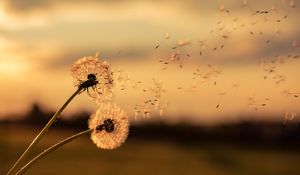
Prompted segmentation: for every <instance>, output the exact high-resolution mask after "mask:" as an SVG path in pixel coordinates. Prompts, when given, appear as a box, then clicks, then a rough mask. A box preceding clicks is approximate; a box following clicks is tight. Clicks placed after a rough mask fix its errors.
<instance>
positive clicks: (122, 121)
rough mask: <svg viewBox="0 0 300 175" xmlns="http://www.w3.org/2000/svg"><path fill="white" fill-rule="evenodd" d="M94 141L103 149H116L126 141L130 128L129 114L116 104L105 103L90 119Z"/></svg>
mask: <svg viewBox="0 0 300 175" xmlns="http://www.w3.org/2000/svg"><path fill="white" fill-rule="evenodd" d="M88 125H89V128H90V129H93V131H92V133H91V139H92V141H93V142H94V143H95V144H96V145H97V147H99V148H102V149H115V148H117V147H119V146H121V145H122V143H124V142H125V140H126V139H127V135H128V130H129V121H128V116H127V114H126V113H125V112H124V111H123V110H121V109H120V108H119V107H117V106H116V105H111V104H108V103H103V104H102V105H101V106H100V108H99V109H98V110H97V111H96V113H95V114H93V115H92V116H91V118H90V120H89V123H88Z"/></svg>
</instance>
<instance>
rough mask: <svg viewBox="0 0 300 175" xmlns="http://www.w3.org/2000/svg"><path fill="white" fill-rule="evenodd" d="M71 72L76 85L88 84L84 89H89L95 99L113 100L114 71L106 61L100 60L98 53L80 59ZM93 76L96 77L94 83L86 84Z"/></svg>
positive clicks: (88, 91) (90, 94)
mask: <svg viewBox="0 0 300 175" xmlns="http://www.w3.org/2000/svg"><path fill="white" fill-rule="evenodd" d="M71 74H72V76H73V78H74V85H75V86H76V87H80V86H81V85H86V86H85V89H84V90H87V93H88V94H89V96H90V97H92V98H93V99H96V100H97V101H102V102H103V101H109V100H111V98H112V88H113V82H114V81H113V76H112V74H113V73H112V71H111V69H110V66H109V65H108V63H107V62H106V61H103V62H101V61H100V60H98V54H96V55H95V56H88V57H82V58H80V59H78V60H77V61H76V62H75V63H74V65H73V67H72V69H71ZM91 77H92V78H94V83H92V84H91V83H89V84H84V83H87V81H88V80H89V78H91ZM89 87H91V88H90V89H89Z"/></svg>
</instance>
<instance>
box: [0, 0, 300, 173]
mask: <svg viewBox="0 0 300 175" xmlns="http://www.w3.org/2000/svg"><path fill="white" fill-rule="evenodd" d="M299 6H300V1H299V0H266V1H258V0H238V1H230V0H221V1H204V0H186V1H171V0H164V1H144V0H142V1H138V0H130V1H129V0H124V1H118V0H111V1H104V0H87V1H85V0H77V1H67V0H52V1H50V0H39V1H26V0H24V1H18V0H3V1H1V2H0V82H1V86H0V121H1V122H3V123H5V124H4V125H3V126H4V127H3V128H6V127H7V128H14V127H15V125H16V126H17V127H18V125H19V124H21V125H22V127H21V128H18V129H19V130H20V131H21V130H22V131H23V130H24V132H25V133H26V134H27V135H28V136H26V137H24V138H27V137H28V138H34V135H36V134H35V133H33V132H32V131H35V130H34V129H28V128H36V127H34V126H35V125H38V126H44V124H45V123H47V121H48V119H50V118H51V116H52V115H53V114H54V112H55V111H57V110H58V109H60V107H61V106H62V105H63V104H64V103H65V102H66V100H67V99H68V98H69V97H70V96H71V97H72V99H71V100H70V101H71V102H70V104H67V105H66V106H67V107H66V109H63V110H62V111H63V113H61V115H60V113H59V115H57V116H55V117H57V118H58V117H61V118H62V119H63V120H59V119H55V120H53V123H55V122H58V123H59V121H61V122H66V123H67V125H68V127H70V128H72V127H74V126H75V124H74V123H76V121H77V120H78V121H79V122H78V121H77V123H76V127H77V128H83V127H84V128H85V129H87V128H88V125H89V129H90V131H85V132H84V133H81V134H85V133H88V132H92V137H93V138H92V140H93V143H95V144H96V145H97V146H98V147H99V148H102V147H104V148H105V149H114V148H116V147H119V146H121V145H122V144H123V143H125V141H126V139H127V135H128V128H129V124H128V122H129V123H131V124H134V125H137V130H139V131H141V134H140V135H139V134H136V135H135V137H136V138H139V137H142V136H144V135H143V134H145V135H147V133H148V131H152V128H150V129H149V128H147V127H145V128H143V127H141V128H139V127H140V125H146V126H148V125H151V124H153V123H154V124H153V125H155V123H156V122H157V123H159V124H161V123H163V124H166V125H170V126H174V127H175V126H176V127H175V129H174V130H172V131H170V135H171V136H170V137H171V139H172V138H174V140H176V142H181V139H180V138H179V137H181V136H182V138H183V140H184V141H187V140H189V138H190V137H191V136H190V137H188V136H189V135H193V134H195V135H196V136H198V137H200V136H201V138H202V137H206V139H207V140H210V139H211V138H213V139H217V140H218V141H219V139H220V140H222V139H223V140H227V139H229V140H230V138H232V139H233V140H235V139H236V140H238V141H241V140H243V139H244V138H245V137H248V136H249V138H253V139H254V140H255V139H256V138H257V137H258V136H261V137H264V138H261V141H262V140H263V141H265V142H268V143H269V141H270V142H272V141H273V142H272V143H276V144H277V143H278V144H279V142H280V144H281V141H282V142H283V140H284V141H285V140H288V139H291V138H294V136H295V137H296V136H298V137H299V126H298V124H299V122H300V114H299V113H300V110H299V105H300V79H299V73H300V71H299V67H300V23H299V18H300V10H299V8H300V7H299ZM72 94H73V96H72ZM74 94H75V95H74ZM73 97H74V99H73ZM67 102H68V101H67ZM99 106H101V110H100V109H99V108H100V107H99ZM95 111H98V112H97V113H95ZM99 111H102V112H103V111H105V112H107V111H109V112H107V115H104V114H102V113H101V114H100V112H99ZM105 112H104V113H105ZM90 114H94V116H100V117H99V118H97V117H94V118H92V119H89V120H88V119H87V116H89V115H90ZM118 115H119V116H122V117H121V118H122V119H120V120H119V118H116V116H118ZM39 121H41V122H39ZM72 121H73V122H74V123H73V124H70V123H68V122H72ZM1 122H0V123H1ZM14 122H15V124H13V123H14ZM118 122H120V123H121V124H122V122H123V123H125V124H126V126H125V127H124V128H122V125H121V124H120V123H118ZM240 122H241V123H242V124H241V126H240V125H239V124H240ZM243 122H250V123H251V122H253V123H255V124H254V125H255V127H258V128H259V127H261V129H257V128H256V129H255V127H251V126H250V124H249V126H248V125H247V124H245V125H246V126H245V125H244V123H243ZM256 122H257V123H256ZM260 122H262V123H263V124H261V123H260ZM6 123H8V124H7V125H6ZM24 123H27V124H29V125H30V126H28V128H26V127H27V125H26V124H25V125H24V126H23V124H24ZM37 123H38V124H37ZM273 123H275V124H274V126H273V125H272V124H273ZM10 124H11V125H10ZM31 124H32V125H33V126H31ZM51 124H52V123H51ZM159 124H158V125H157V126H156V125H155V126H154V127H157V128H156V129H157V130H156V132H155V131H153V132H154V134H153V135H151V134H150V135H149V136H150V137H151V136H152V137H153V136H158V135H160V134H161V133H160V131H162V132H165V131H167V129H166V130H159V129H162V128H164V126H163V127H161V126H160V125H159ZM264 124H265V125H264ZM177 125H179V126H177ZM220 125H222V126H223V125H226V126H225V127H220V130H218V129H216V130H209V129H207V128H206V127H208V128H213V127H218V126H220ZM227 125H229V126H230V127H231V129H232V130H231V129H226V127H227ZM271 125H272V126H271ZM277 125H278V126H279V125H280V126H281V125H284V126H286V125H289V126H290V127H292V129H290V130H288V134H287V133H280V132H281V129H278V127H277ZM91 126H92V127H91ZM151 126H152V125H151ZM187 126H193V127H195V128H197V127H200V126H201V127H202V126H203V127H204V128H200V129H199V128H197V129H195V130H194V132H195V133H194V132H192V131H190V130H189V129H187V130H185V127H187ZM17 127H16V128H17ZM23 127H24V128H23ZM118 127H119V128H118ZM159 127H161V128H159ZM230 127H229V128H230ZM62 128H63V129H65V127H62ZM120 128H121V129H120ZM178 128H179V130H180V131H179V130H178V133H177V129H178ZM187 128H189V127H187ZM224 128H225V129H224ZM245 128H246V130H247V129H249V128H250V129H249V130H247V134H249V133H250V134H249V135H247V134H245V135H243V131H244V130H243V129H245ZM270 128H271V129H270ZM274 128H276V131H275V130H274ZM18 129H17V130H18ZM39 129H40V128H39ZM118 129H119V130H118ZM135 129H136V128H135ZM147 129H148V130H147ZM252 129H253V132H252ZM11 130H14V129H11ZM154 130H155V129H154ZM241 130H242V131H241ZM0 131H1V132H2V131H4V129H3V130H2V129H1V130H0ZM104 131H105V132H104ZM122 131H123V132H122ZM125 131H126V132H125ZM225 131H226V132H225ZM279 131H280V132H279ZM58 132H60V131H58ZM67 132H69V130H68V131H67ZM67 132H66V133H67ZM114 132H116V133H117V134H118V133H121V134H120V135H121V136H122V137H121V136H120V138H118V139H115V138H114V136H115V135H117V134H116V133H114ZM189 132H191V133H189ZM210 132H211V133H210ZM227 132H228V133H227ZM239 132H241V133H242V134H241V136H239V135H238V134H237V133H239ZM256 132H260V133H258V134H257V135H258V136H257V135H255V134H253V133H256ZM3 133H4V134H3V136H4V135H6V134H5V132H3ZM149 133H151V132H149ZM149 133H148V134H149ZM179 133H181V134H182V135H180V134H179ZM220 133H222V134H223V133H225V134H224V135H222V136H220V137H214V135H215V134H216V135H218V134H220ZM1 134H2V133H1ZM60 134H62V135H63V134H65V133H64V131H63V132H61V133H60ZM60 134H59V135H60ZM130 134H131V131H130V130H129V135H128V138H129V140H130ZM226 134H228V135H226ZM251 134H253V135H251ZM12 135H15V133H13V134H12ZM177 135H178V138H177V137H176V136H177ZM1 136H2V135H0V148H2V147H1V143H2V142H1ZM50 136H51V137H54V136H55V134H53V135H51V133H50ZM123 136H124V137H123ZM218 136H219V135H218ZM277 136H278V137H277ZM13 137H15V136H13ZM77 137H79V135H78V136H76V138H77ZM103 137H105V138H106V139H103ZM118 137H119V136H118ZM168 137H169V135H168V134H166V138H168ZM198 137H197V138H198ZM279 137H280V138H279ZM54 138H55V137H54ZM161 138H164V136H162V137H161ZM14 139H16V140H18V139H20V138H14ZM213 139H212V140H213ZM272 139H273V140H272ZM276 139H277V140H276ZM50 140H51V139H50ZM236 140H235V141H236ZM246 140H247V139H246ZM274 140H276V141H274ZM291 140H292V141H291V142H290V143H297V144H298V143H300V142H298V141H299V140H297V139H296V140H297V141H295V140H293V139H291ZM38 141H39V140H38ZM160 141H161V140H160ZM160 141H157V142H155V143H154V145H152V146H154V149H153V150H152V151H154V152H155V151H158V152H164V153H166V152H168V149H165V148H163V147H161V145H162V143H161V142H160ZM255 141H256V140H255ZM263 141H262V142H263ZM4 142H5V141H3V143H4ZM18 142H19V141H18ZM26 142H29V141H28V140H26ZM129 142H130V141H129ZM138 142H140V140H139V141H138ZM203 142H204V143H208V142H206V141H203ZM20 143H23V142H20ZM51 143H52V142H51ZM130 143H131V142H130ZM197 143H198V142H197ZM226 143H227V142H226ZM139 144H141V145H143V143H139ZM155 144H157V145H159V146H157V147H155ZM201 144H202V143H201ZM280 144H279V145H280ZM46 145H47V144H46ZM83 145H84V144H83ZM99 145H100V146H99ZM103 145H104V146H103ZM107 145H109V146H107ZM125 145H126V143H125ZM133 145H134V144H133ZM171 145H175V144H171ZM191 145H192V144H191ZM208 145H210V143H208ZM212 145H214V146H215V144H214V143H213V144H212ZM221 145H222V144H221ZM42 146H43V145H42ZM131 146H132V145H130V144H129V148H130V149H131ZM218 146H220V145H218ZM7 147H10V146H7ZM125 147H126V146H125ZM167 147H168V146H166V148H167ZM204 147H205V146H204ZM21 148H22V149H23V147H20V148H15V149H16V150H18V149H20V150H21ZM156 149H157V150H156ZM203 149H204V150H206V149H210V146H208V147H207V148H206V147H205V148H203ZM222 149H223V148H222ZM225 149H227V148H224V150H225ZM159 150H161V151H159ZM171 150H172V149H171ZM176 150H177V148H175V147H174V150H173V151H175V152H176ZM186 150H188V149H186ZM251 151H253V150H251ZM251 151H250V153H249V154H251ZM255 151H257V150H254V152H255ZM298 151H299V150H298ZM20 152H22V151H20ZM29 152H30V151H29ZM231 152H234V149H232V148H231V147H230V151H229V153H228V155H231ZM262 152H263V151H262ZM25 153H26V151H25ZM177 153H178V154H174V155H177V156H178V158H179V159H180V157H181V156H182V157H184V154H183V155H179V153H181V152H180V151H179V152H177ZM277 153H278V152H276V156H278V157H280V156H281V154H284V153H280V155H277ZM7 154H9V153H7ZM12 154H13V156H12V157H14V158H13V159H12V160H9V162H8V161H6V164H5V171H3V170H2V167H0V174H2V173H6V170H8V169H9V168H8V167H11V166H10V165H11V164H13V162H15V159H16V160H17V158H16V157H18V156H19V155H17V153H12ZM15 154H16V155H15ZM18 154H19V153H18ZM20 154H21V153H20ZM26 154H27V153H26ZM122 154H125V153H122ZM149 154H152V153H151V152H149ZM169 154H170V155H172V154H173V153H172V152H170V153H169ZM186 154H188V153H186ZM212 154H213V153H212ZM212 154H209V155H210V156H211V155H212ZM257 154H258V153H257ZM278 154H279V153H278ZM295 154H296V153H295ZM297 154H298V153H297ZM236 155H244V154H239V153H238V154H236ZM213 156H216V157H218V156H220V155H213ZM213 156H212V157H210V158H211V159H213V161H212V162H214V163H213V164H212V165H210V163H207V161H206V160H207V159H206V158H203V157H201V159H202V158H203V162H205V163H207V166H206V165H204V164H202V166H203V168H204V169H203V173H202V174H235V173H236V174H245V172H251V173H250V174H276V173H274V172H276V171H273V170H274V169H272V168H270V171H269V169H268V170H266V171H268V172H264V173H258V172H254V171H250V170H249V169H251V168H249V167H246V168H245V167H244V168H245V169H247V170H245V171H242V170H241V172H238V171H237V170H236V171H234V172H230V171H229V170H230V167H235V166H238V165H237V164H238V163H241V162H238V163H237V162H235V163H233V162H230V161H227V159H226V160H225V158H224V159H223V157H222V156H220V157H218V158H216V160H215V157H213ZM276 156H275V157H276ZM285 156H286V155H285ZM158 157H159V156H158ZM287 157H288V156H287ZM50 158H51V157H50ZM255 158H256V157H254V158H253V159H251V160H256V159H255ZM269 158H270V160H273V158H272V157H269ZM170 159H172V158H170ZM176 159H177V158H176ZM192 159H193V158H192ZM195 159H198V158H197V157H195ZM199 159H200V158H199ZM204 159H205V160H204ZM217 159H218V160H217ZM237 159H238V160H240V159H242V158H241V157H239V158H237ZM245 159H246V158H245ZM286 159H288V158H286ZM0 160H1V158H0ZM293 160H294V161H295V160H298V161H299V159H296V158H295V159H293ZM162 161H163V160H162ZM218 161H220V162H221V163H220V162H219V163H220V164H222V165H221V166H223V163H224V162H225V163H224V167H226V168H224V169H226V170H228V171H225V170H224V169H222V168H220V169H216V172H213V170H214V167H217V165H216V164H215V163H216V162H218ZM100 162H101V161H100ZM153 162H155V161H154V160H153ZM191 162H193V161H191ZM203 162H202V163H203ZM254 162H255V161H254ZM48 163H49V162H48ZM277 163H278V162H276V163H274V164H277ZM100 164H102V163H100ZM180 164H181V163H180ZM225 164H226V165H225ZM278 164H279V163H278ZM197 165H198V164H197ZM247 165H249V164H247ZM168 166H171V165H168ZM174 166H175V165H174ZM191 166H193V163H191ZM210 166H211V167H210ZM221 166H220V167H221ZM265 166H266V167H267V166H268V165H265ZM265 166H264V167H265ZM272 166H273V164H272ZM272 166H271V165H270V167H272ZM46 167H47V166H46ZM137 167H138V166H137ZM141 167H142V165H141ZM141 167H139V168H140V169H143V168H141ZM195 167H197V166H196V164H195ZM195 167H194V168H195ZM20 168H21V167H20ZM248 168H249V169H248ZM285 168H286V167H282V171H280V169H279V170H278V172H279V174H297V173H298V174H299V170H298V171H297V170H293V171H288V170H286V169H285ZM37 169H39V168H37ZM37 169H34V168H33V172H35V170H37ZM46 169H47V168H46ZM137 169H138V168H137ZM158 169H159V168H158ZM162 169H163V168H162ZM187 169H188V168H187ZM196 169H197V168H196ZM240 169H243V168H240ZM252 169H260V168H257V167H252ZM262 169H263V168H262ZM287 169H292V168H287ZM13 170H14V169H13ZM168 170H170V169H169V168H168V169H167V170H166V171H161V174H165V173H166V172H177V171H176V169H174V171H168ZM181 170H182V169H181ZM223 170H224V173H222V172H223ZM296 171H297V172H296ZM57 172H58V171H55V172H53V173H54V174H55V173H57ZM101 172H103V174H105V173H108V174H114V173H113V172H110V171H107V172H106V171H104V170H103V171H101ZM141 172H144V171H141ZM179 172H180V173H179ZM195 172H197V173H190V174H201V173H200V172H201V171H200V170H199V169H197V171H195ZM198 172H199V173H198ZM35 173H37V174H39V173H42V174H43V173H44V172H42V171H36V172H35ZM47 173H48V174H49V173H50V174H52V173H51V172H50V171H49V172H47ZM76 173H78V172H76V171H75V172H74V174H76ZM92 173H93V171H91V174H92ZM177 173H179V174H189V173H185V172H183V171H178V172H177ZM9 174H10V173H9ZM71 174H72V172H71ZM94 174H96V173H94ZM116 174H118V173H116ZM119 174H123V173H119ZM125 174H126V173H125ZM135 174H139V173H138V172H137V173H135ZM158 174H159V173H158ZM166 174H168V173H166ZM169 174H174V173H169ZM175 174H176V173H175ZM246 174H247V173H246ZM277 174H278V173H277Z"/></svg>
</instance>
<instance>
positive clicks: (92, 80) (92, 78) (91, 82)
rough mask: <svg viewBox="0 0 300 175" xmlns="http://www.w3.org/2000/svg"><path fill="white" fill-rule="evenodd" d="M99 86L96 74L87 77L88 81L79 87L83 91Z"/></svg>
mask: <svg viewBox="0 0 300 175" xmlns="http://www.w3.org/2000/svg"><path fill="white" fill-rule="evenodd" d="M97 84H98V81H97V77H96V75H95V74H88V76H87V80H86V81H84V82H82V83H81V84H80V86H79V88H82V89H84V90H85V89H87V88H89V87H93V86H95V85H97Z"/></svg>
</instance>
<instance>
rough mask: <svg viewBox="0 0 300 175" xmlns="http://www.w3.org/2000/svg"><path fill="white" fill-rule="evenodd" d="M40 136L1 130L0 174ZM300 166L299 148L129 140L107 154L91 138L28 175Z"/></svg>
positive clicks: (269, 170) (292, 174) (208, 173)
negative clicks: (33, 139)
mask: <svg viewBox="0 0 300 175" xmlns="http://www.w3.org/2000/svg"><path fill="white" fill-rule="evenodd" d="M36 132H37V130H36V129H33V128H31V127H22V128H21V127H20V126H15V125H10V126H9V125H7V126H6V125H1V127H0V155H1V156H0V162H1V163H0V174H4V173H6V172H7V170H8V169H9V166H11V165H12V164H13V161H15V160H16V159H17V157H18V156H19V155H20V154H21V152H22V151H24V149H25V146H27V145H28V144H29V142H30V141H31V140H32V138H33V137H34V135H35V134H36ZM132 132H134V131H132ZM72 133H75V131H69V130H67V131H66V130H61V129H56V131H51V132H50V133H49V134H48V135H47V137H46V139H45V140H43V142H42V143H41V144H40V146H39V147H38V149H37V150H38V151H41V150H42V149H43V148H45V147H46V146H47V145H48V146H49V145H52V144H53V143H55V142H56V141H58V140H60V139H62V138H65V137H67V136H69V135H71V134H72ZM195 139H201V138H195ZM245 139H247V138H245ZM299 162H300V151H299V149H288V148H286V149H285V148H284V147H281V148H278V147H277V148H275V147H260V146H241V145H235V144H229V143H226V142H221V143H218V142H205V143H202V144H199V143H198V144H196V143H195V144H191V143H187V144H184V143H183V144H176V143H175V142H172V141H163V140H161V139H158V140H157V141H155V139H151V140H147V138H146V137H145V138H144V139H137V138H133V137H130V136H129V139H128V141H127V142H126V143H125V144H124V145H123V146H122V147H121V148H119V149H116V150H113V151H104V150H100V149H98V148H97V147H96V146H95V145H94V144H93V143H92V142H91V140H89V138H88V136H86V137H83V138H80V139H77V140H75V141H73V142H71V143H68V144H67V145H66V146H65V147H62V148H60V149H59V150H56V151H55V152H53V153H52V154H50V155H49V156H47V157H46V158H44V159H43V160H42V161H40V162H39V163H38V164H37V165H36V166H34V167H32V168H31V169H30V170H29V171H28V172H27V174H43V175H47V174H51V175H53V174H72V175H76V174H78V175H79V174H91V175H107V174H114V175H126V174H145V175H147V174H149V175H150V174H151V175H152V174H155V175H160V174H161V175H168V174H170V175H171V174H172V175H174V174H187V175H188V174H205V175H229V174H230V175H235V174H243V175H248V174H255V175H268V174H272V175H298V174H300V169H299V167H298V165H299Z"/></svg>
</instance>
